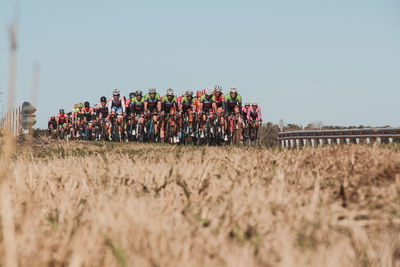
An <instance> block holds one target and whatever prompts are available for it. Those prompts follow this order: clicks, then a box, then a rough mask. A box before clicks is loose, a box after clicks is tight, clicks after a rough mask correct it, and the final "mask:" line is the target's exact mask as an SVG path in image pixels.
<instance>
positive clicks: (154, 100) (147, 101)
mask: <svg viewBox="0 0 400 267" xmlns="http://www.w3.org/2000/svg"><path fill="white" fill-rule="evenodd" d="M144 111H145V112H146V115H147V116H153V121H154V133H155V136H157V135H158V114H159V113H160V112H161V98H160V94H159V93H157V91H156V89H155V88H150V89H149V92H148V93H147V94H146V95H145V96H144Z"/></svg>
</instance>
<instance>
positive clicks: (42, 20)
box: [0, 0, 400, 127]
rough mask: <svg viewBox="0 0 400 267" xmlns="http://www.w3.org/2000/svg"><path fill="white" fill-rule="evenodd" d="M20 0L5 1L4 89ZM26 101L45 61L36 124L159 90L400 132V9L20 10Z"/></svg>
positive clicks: (224, 5) (361, 0)
mask: <svg viewBox="0 0 400 267" xmlns="http://www.w3.org/2000/svg"><path fill="white" fill-rule="evenodd" d="M13 7H14V1H11V0H0V91H6V89H7V84H8V36H7V31H6V28H5V25H6V24H7V23H8V22H10V21H11V20H12V17H13ZM20 13H21V15H20V28H19V50H18V62H17V64H18V65H17V70H18V71H17V75H18V76H17V78H18V80H17V90H18V91H17V99H16V102H17V103H21V102H22V101H23V100H25V99H28V98H29V92H30V88H31V83H32V68H33V65H34V63H35V62H39V63H40V67H41V72H40V88H39V102H38V112H37V116H38V119H37V120H38V124H37V125H36V126H38V127H46V126H47V118H48V117H49V116H50V115H51V114H55V113H57V111H58V109H59V108H61V107H63V108H65V109H68V110H69V109H71V108H72V105H73V104H74V103H76V102H78V101H85V100H88V101H90V102H91V103H94V102H98V98H99V97H100V96H102V95H106V96H109V95H110V94H111V91H112V89H113V88H119V89H121V91H122V92H123V93H124V94H128V93H129V92H130V91H132V90H137V89H141V90H145V91H147V89H148V88H149V87H150V86H155V87H156V88H157V89H158V90H159V91H161V92H162V93H165V90H166V89H167V88H168V87H172V88H174V89H175V90H176V91H177V92H181V91H182V90H185V89H189V88H190V89H199V88H206V87H212V86H213V85H214V84H216V83H219V84H221V85H222V86H223V88H224V90H225V91H226V90H228V88H230V87H231V86H236V87H238V89H239V92H240V93H241V94H242V96H243V98H244V99H245V100H250V101H251V100H258V102H259V103H260V105H261V107H262V109H263V115H264V118H265V120H268V121H272V122H278V120H279V119H283V120H284V121H285V122H286V123H288V122H291V123H297V124H303V125H305V124H307V123H308V122H311V121H318V120H320V121H323V122H324V123H325V124H326V125H360V124H364V125H375V126H377V125H386V124H390V125H392V126H400V109H399V106H400V105H399V102H400V1H399V0H391V1H389V0H336V1H323V0H304V1H298V0H291V1H289V0H288V1H284V0H282V1H267V0H265V1H249V0H246V1H245V0H243V1H233V0H220V1H217V0H214V1H208V0H206V1H189V0H182V1H175V0H173V1H165V0H164V1H128V0H125V1H122V0H119V1H103V0H96V1H88V0H85V1H82V0H80V1H77V0H68V1H54V0H52V1H51V0H47V1H44V0H35V1H21V12H20Z"/></svg>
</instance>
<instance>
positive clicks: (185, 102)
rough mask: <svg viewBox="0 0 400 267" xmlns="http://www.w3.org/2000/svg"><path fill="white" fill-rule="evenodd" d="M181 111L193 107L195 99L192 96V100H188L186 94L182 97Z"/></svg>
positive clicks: (186, 110)
mask: <svg viewBox="0 0 400 267" xmlns="http://www.w3.org/2000/svg"><path fill="white" fill-rule="evenodd" d="M181 105H182V111H183V112H188V111H189V110H190V109H193V107H194V105H196V100H195V99H194V98H193V97H192V100H189V99H188V98H187V96H184V97H182V100H181Z"/></svg>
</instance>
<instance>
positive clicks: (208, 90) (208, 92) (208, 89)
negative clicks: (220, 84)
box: [206, 88, 213, 96]
mask: <svg viewBox="0 0 400 267" xmlns="http://www.w3.org/2000/svg"><path fill="white" fill-rule="evenodd" d="M211 95H213V90H211V88H207V90H206V96H211Z"/></svg>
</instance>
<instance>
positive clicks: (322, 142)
mask: <svg viewBox="0 0 400 267" xmlns="http://www.w3.org/2000/svg"><path fill="white" fill-rule="evenodd" d="M323 145H324V139H322V138H320V139H319V146H323Z"/></svg>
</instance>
